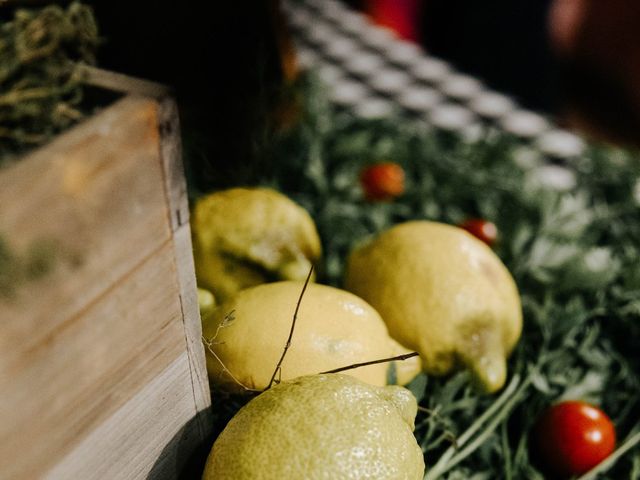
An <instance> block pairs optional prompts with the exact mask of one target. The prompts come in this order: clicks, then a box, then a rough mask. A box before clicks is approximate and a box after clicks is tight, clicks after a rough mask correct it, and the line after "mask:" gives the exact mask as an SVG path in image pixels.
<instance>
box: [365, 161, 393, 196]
mask: <svg viewBox="0 0 640 480" xmlns="http://www.w3.org/2000/svg"><path fill="white" fill-rule="evenodd" d="M360 183H361V185H362V189H363V190H364V195H365V197H366V198H367V200H391V199H393V198H396V197H399V196H400V195H402V194H403V193H404V170H403V169H402V167H401V166H400V165H398V164H397V163H378V164H376V165H371V166H369V167H366V168H365V169H364V170H363V171H362V173H361V175H360Z"/></svg>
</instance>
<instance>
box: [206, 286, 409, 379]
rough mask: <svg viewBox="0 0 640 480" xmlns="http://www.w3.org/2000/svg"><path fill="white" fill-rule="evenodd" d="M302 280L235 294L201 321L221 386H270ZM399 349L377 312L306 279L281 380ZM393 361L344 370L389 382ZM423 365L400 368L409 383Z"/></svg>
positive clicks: (210, 363)
mask: <svg viewBox="0 0 640 480" xmlns="http://www.w3.org/2000/svg"><path fill="white" fill-rule="evenodd" d="M303 285H304V282H300V281H288V282H275V283H268V284H263V285H259V286H257V287H252V288H248V289H245V290H242V291H241V292H238V293H237V294H236V295H235V296H234V297H232V298H230V299H228V300H227V301H226V302H224V303H223V304H221V305H220V306H219V307H217V308H216V310H215V311H214V313H213V314H212V315H210V316H209V317H208V318H206V319H203V340H204V343H205V346H206V353H207V370H208V371H209V378H210V381H211V383H212V384H213V385H214V386H216V387H217V388H219V389H221V390H226V391H231V392H237V391H242V390H243V389H245V388H246V389H250V390H262V389H264V388H266V387H267V385H268V384H269V381H270V379H271V377H272V375H273V372H274V370H275V367H276V365H277V364H278V360H279V359H280V356H281V355H282V352H283V349H284V346H285V344H286V342H287V338H288V336H289V332H290V329H291V323H292V320H293V315H294V312H295V309H296V303H297V301H298V298H299V297H300V293H301V291H302V288H303ZM401 348H402V347H400V346H399V345H398V344H397V342H394V341H393V340H392V339H391V338H390V337H389V334H388V332H387V327H386V325H385V324H384V322H383V321H382V319H381V318H380V315H378V313H377V312H376V311H375V310H374V309H373V308H372V307H371V306H370V305H369V304H367V302H365V301H364V300H362V299H361V298H358V297H357V296H355V295H353V294H352V293H349V292H346V291H344V290H340V289H337V288H333V287H328V286H325V285H318V284H309V285H308V286H307V289H306V291H305V293H304V296H303V298H302V301H301V303H300V310H299V313H298V317H297V321H296V325H295V330H294V333H293V338H292V341H291V347H290V348H289V350H288V352H287V355H286V357H285V359H284V363H283V364H282V369H281V374H282V379H283V380H285V379H291V378H296V377H299V376H302V375H310V374H314V373H321V372H326V371H329V370H333V369H336V368H340V367H344V366H348V365H353V364H355V363H362V362H367V361H371V360H378V359H383V358H389V357H392V356H395V355H397V354H400V353H404V352H403V351H401ZM388 368H389V364H387V363H380V364H376V365H369V366H366V367H360V368H357V369H353V370H349V371H346V372H345V373H346V374H348V375H353V376H354V377H357V378H359V379H360V380H363V381H365V382H367V383H369V384H372V385H385V384H386V380H387V370H388ZM418 368H419V367H418V364H417V363H415V361H414V362H409V363H408V365H402V366H400V365H399V366H398V368H397V376H398V378H399V379H400V380H402V381H409V380H410V379H411V378H412V376H411V375H412V373H413V376H415V374H416V373H417V371H418Z"/></svg>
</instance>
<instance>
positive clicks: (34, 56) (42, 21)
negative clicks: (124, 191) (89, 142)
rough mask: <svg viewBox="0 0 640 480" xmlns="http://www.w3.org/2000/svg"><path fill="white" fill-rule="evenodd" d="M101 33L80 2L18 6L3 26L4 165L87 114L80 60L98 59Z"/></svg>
mask: <svg viewBox="0 0 640 480" xmlns="http://www.w3.org/2000/svg"><path fill="white" fill-rule="evenodd" d="M97 45H98V31H97V27H96V23H95V19H94V17H93V13H92V10H91V9H90V8H89V7H87V6H85V5H82V4H80V3H77V2H74V3H71V4H70V5H69V6H68V7H67V8H66V9H63V8H61V7H59V6H56V5H50V6H47V7H44V8H40V9H34V10H25V9H21V10H17V11H16V13H15V16H14V18H13V20H12V21H10V22H6V23H4V24H3V25H1V26H0V92H1V93H0V166H2V164H3V163H8V162H9V161H10V160H11V158H13V157H15V156H16V155H17V154H19V153H21V152H23V151H24V150H26V149H29V148H33V147H35V146H38V145H41V144H43V143H44V142H46V141H47V140H49V139H50V138H51V137H53V136H54V135H56V134H58V133H59V132H61V131H62V130H64V129H66V128H67V127H69V126H70V125H72V124H73V123H75V122H77V121H78V120H79V119H81V118H82V117H83V115H84V114H83V112H82V110H81V109H80V108H79V105H80V102H81V100H82V93H83V92H82V88H81V78H80V76H79V75H78V74H77V73H76V72H77V62H85V63H94V61H95V58H94V54H95V50H96V48H97Z"/></svg>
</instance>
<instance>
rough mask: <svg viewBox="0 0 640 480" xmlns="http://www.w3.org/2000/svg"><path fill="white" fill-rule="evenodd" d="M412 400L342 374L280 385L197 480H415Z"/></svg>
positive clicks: (218, 445) (227, 436)
mask: <svg viewBox="0 0 640 480" xmlns="http://www.w3.org/2000/svg"><path fill="white" fill-rule="evenodd" d="M416 412H417V405H416V400H415V398H414V397H413V395H411V393H410V392H409V391H408V390H406V389H404V388H402V387H374V386H371V385H367V384H365V383H362V382H360V381H358V380H356V379H354V378H352V377H349V376H346V375H340V374H329V375H312V376H307V377H301V378H298V379H295V380H291V381H287V382H283V383H281V384H279V385H277V386H275V387H273V388H271V389H269V390H267V391H266V392H264V393H262V394H260V395H258V396H257V397H256V398H254V399H253V400H251V401H250V402H249V403H248V404H247V405H245V406H244V407H243V408H242V409H241V410H240V411H239V412H238V413H237V414H236V416H235V417H233V418H232V419H231V421H230V422H229V423H228V425H227V426H226V428H225V429H224V431H223V432H222V433H221V434H220V436H219V437H218V439H217V440H216V442H215V443H214V445H213V448H212V450H211V453H210V454H209V458H208V459H207V464H206V468H205V471H204V475H203V477H202V478H203V480H214V479H215V480H261V479H264V480H267V479H268V480H272V479H305V480H316V479H317V480H320V479H332V480H340V479H345V480H346V479H352V480H360V479H379V480H420V479H422V477H423V474H424V458H423V455H422V450H421V449H420V447H419V446H418V444H417V442H416V439H415V437H414V436H413V433H412V431H413V428H414V419H415V416H416Z"/></svg>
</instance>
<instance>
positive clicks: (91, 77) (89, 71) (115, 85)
mask: <svg viewBox="0 0 640 480" xmlns="http://www.w3.org/2000/svg"><path fill="white" fill-rule="evenodd" d="M77 72H78V74H79V75H81V76H82V81H83V82H84V83H85V84H87V85H92V86H94V87H101V88H104V89H107V90H112V91H114V92H122V93H127V94H130V95H131V94H134V95H144V96H147V97H156V98H162V97H166V96H167V95H169V94H170V93H171V89H170V88H169V86H167V85H163V84H162V83H157V82H151V81H149V80H143V79H141V78H136V77H130V76H129V75H124V74H122V73H116V72H112V71H109V70H103V69H101V68H96V67H92V66H90V65H86V64H80V65H78V68H77Z"/></svg>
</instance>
